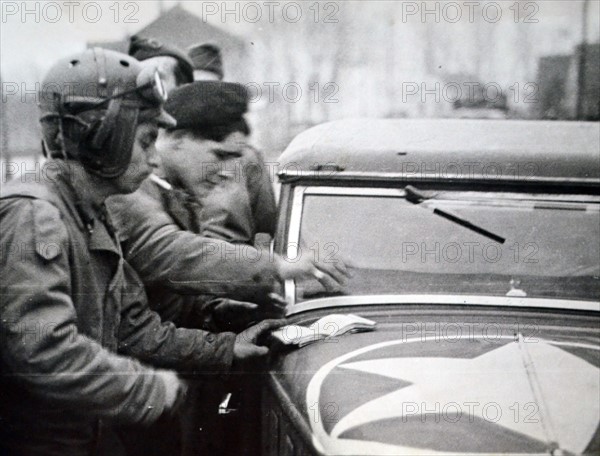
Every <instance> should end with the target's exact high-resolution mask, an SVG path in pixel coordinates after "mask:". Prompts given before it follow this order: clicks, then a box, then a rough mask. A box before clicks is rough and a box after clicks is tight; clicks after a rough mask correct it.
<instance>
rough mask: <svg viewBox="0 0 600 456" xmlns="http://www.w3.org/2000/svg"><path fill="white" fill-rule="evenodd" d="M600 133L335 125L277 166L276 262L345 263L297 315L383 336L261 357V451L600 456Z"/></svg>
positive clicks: (292, 296)
mask: <svg viewBox="0 0 600 456" xmlns="http://www.w3.org/2000/svg"><path fill="white" fill-rule="evenodd" d="M599 134H600V128H599V125H598V124H594V123H566V122H530V121H493V120H479V121H476V120H368V119H358V120H345V121H338V122H332V123H329V124H324V125H320V126H317V127H315V128H312V129H310V130H308V131H306V132H304V133H302V134H300V135H299V136H297V137H296V138H295V139H294V140H293V141H292V143H291V144H290V145H289V147H288V148H287V150H286V151H285V152H284V154H283V155H282V156H281V158H280V166H281V173H280V180H281V183H282V188H281V198H280V217H279V225H278V232H277V237H276V239H275V250H276V251H277V252H279V253H284V254H287V255H288V256H289V257H290V258H296V257H297V256H298V255H302V254H309V255H314V256H315V259H317V260H318V261H336V260H337V259H345V260H346V261H347V262H349V263H352V266H353V267H352V271H353V277H352V278H351V279H350V280H349V283H348V285H347V286H346V287H345V288H344V290H343V292H342V293H337V294H336V295H328V294H327V293H325V290H324V289H322V288H321V287H320V286H319V284H318V283H317V282H316V281H310V280H307V281H303V282H298V283H293V282H287V283H286V284H285V287H284V288H285V289H284V292H285V295H286V298H287V300H288V303H289V307H288V315H289V319H290V320H291V321H292V322H294V323H298V324H303V325H308V324H309V323H311V322H313V321H315V320H316V319H318V318H320V317H322V316H324V315H327V314H331V313H355V314H358V315H360V316H362V317H366V318H370V319H372V320H375V321H376V322H377V328H376V330H375V331H373V332H366V333H358V334H347V335H344V336H340V337H337V338H333V339H329V340H324V341H319V342H315V343H313V344H310V345H307V346H305V347H303V348H299V349H289V348H284V349H281V351H279V352H277V353H276V354H275V356H274V359H273V360H272V366H271V370H270V374H269V379H268V384H267V386H266V389H265V394H264V396H263V413H262V416H263V422H262V440H263V453H264V454H266V455H304V454H336V455H337V454H344V455H350V454H352V455H354V454H372V455H382V454H393V455H397V454H406V455H416V454H427V455H429V454H506V453H510V454H598V452H600V430H599V424H600V399H599V398H600V369H599V368H600V329H599V327H600V302H599V301H600V250H599V249H600V209H599V207H600V198H599V197H598V194H599V191H598V190H600V152H599V147H600V145H599Z"/></svg>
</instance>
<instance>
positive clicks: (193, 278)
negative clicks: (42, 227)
mask: <svg viewBox="0 0 600 456" xmlns="http://www.w3.org/2000/svg"><path fill="white" fill-rule="evenodd" d="M108 206H109V208H110V210H111V215H112V216H113V219H114V222H115V223H116V225H117V227H118V231H119V233H120V235H121V237H122V238H121V241H122V246H123V254H124V256H125V259H126V260H127V261H128V262H129V263H130V264H131V265H132V266H133V268H134V269H135V270H136V272H137V273H138V274H139V275H140V276H141V278H142V280H143V282H144V284H146V285H162V286H165V287H168V288H170V289H171V290H173V291H175V292H177V293H184V294H203V293H208V294H214V295H227V296H228V297H231V298H233V299H236V295H235V294H231V293H232V291H234V292H235V290H236V289H243V288H245V287H246V288H252V287H257V286H263V287H264V286H270V285H271V283H272V281H273V279H282V280H286V279H296V278H306V277H314V278H317V280H319V282H321V284H322V285H323V286H324V287H325V288H326V289H327V290H328V291H338V290H339V288H340V287H341V286H342V285H343V284H344V283H345V278H346V277H348V273H347V270H346V268H345V266H344V265H343V263H342V262H341V261H340V262H338V263H337V264H327V263H314V262H313V261H311V260H310V258H308V257H306V256H305V257H302V258H300V259H299V261H296V262H292V261H287V260H286V259H284V258H283V257H280V256H278V255H274V256H270V255H269V254H268V253H267V252H265V251H260V250H257V249H255V248H254V247H251V246H248V245H241V246H240V245H232V244H229V243H227V242H225V241H221V240H218V239H211V238H206V237H203V236H200V235H197V234H194V233H192V232H190V231H185V230H183V229H181V228H180V227H179V225H177V223H176V222H175V221H174V220H173V219H172V218H171V216H170V215H169V214H168V213H167V212H166V211H165V210H164V209H163V207H162V206H161V203H160V201H159V199H156V198H153V197H152V196H150V195H148V194H146V193H145V192H143V191H141V190H138V191H137V192H135V193H133V194H131V195H119V196H117V197H112V198H110V199H109V204H108ZM318 271H319V272H320V273H317V272H318ZM242 296H244V297H245V296H247V294H246V293H242ZM242 300H243V298H242Z"/></svg>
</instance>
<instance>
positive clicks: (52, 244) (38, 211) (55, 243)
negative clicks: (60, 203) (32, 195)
mask: <svg viewBox="0 0 600 456" xmlns="http://www.w3.org/2000/svg"><path fill="white" fill-rule="evenodd" d="M32 207H33V232H34V241H35V251H36V253H37V254H38V255H40V256H41V257H42V258H44V259H45V260H47V261H50V260H54V259H55V258H58V257H59V256H60V254H61V252H62V250H63V249H64V248H65V247H66V245H67V242H66V241H67V238H68V235H67V229H66V227H65V225H64V223H63V221H62V217H61V214H60V211H59V210H58V208H56V207H55V206H54V205H52V204H51V203H48V202H46V201H40V200H33V201H32Z"/></svg>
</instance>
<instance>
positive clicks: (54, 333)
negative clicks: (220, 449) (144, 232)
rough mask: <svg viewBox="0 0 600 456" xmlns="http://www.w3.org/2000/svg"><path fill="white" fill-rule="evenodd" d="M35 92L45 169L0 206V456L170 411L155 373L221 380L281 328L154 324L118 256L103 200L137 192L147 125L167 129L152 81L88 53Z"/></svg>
mask: <svg viewBox="0 0 600 456" xmlns="http://www.w3.org/2000/svg"><path fill="white" fill-rule="evenodd" d="M42 87H43V89H44V91H43V93H42V94H41V99H40V107H41V111H42V116H41V123H42V131H43V144H44V150H45V153H46V154H47V156H48V157H49V158H50V160H49V161H48V163H47V164H46V165H45V166H46V170H47V171H48V172H46V173H44V176H45V179H43V180H42V181H41V182H31V183H30V182H28V183H24V184H23V183H18V182H16V183H15V182H11V183H9V184H8V185H6V186H4V187H3V189H2V190H3V192H2V195H1V198H0V222H1V224H2V231H1V232H0V245H2V247H3V249H2V253H3V254H2V257H1V261H0V270H1V273H2V281H1V285H0V339H1V340H0V388H1V389H2V394H1V395H0V454H11V455H23V456H24V455H27V456H31V455H34V456H37V455H49V456H55V455H56V456H58V455H61V456H63V455H68V456H88V455H91V454H93V452H94V451H95V448H96V446H97V445H98V436H99V435H101V432H100V430H101V428H102V427H103V426H105V423H108V424H109V425H110V424H111V423H112V422H113V421H114V420H117V421H118V422H119V424H150V423H153V422H156V421H157V420H159V419H165V417H168V416H169V415H170V412H171V411H173V410H174V409H175V407H176V405H177V403H178V402H180V400H181V398H182V396H183V391H184V387H183V384H182V382H181V381H180V380H179V379H178V377H177V375H176V374H175V373H174V372H172V371H168V370H161V369H164V368H167V369H168V368H173V369H177V370H179V371H183V372H199V371H203V370H207V369H208V370H210V372H222V373H225V372H227V371H228V370H229V369H231V366H232V363H233V361H234V360H235V361H241V360H245V359H248V358H253V357H257V356H262V355H264V354H265V353H266V352H267V351H268V350H267V349H266V348H265V347H259V346H257V345H255V342H256V339H257V337H258V336H259V335H260V334H261V332H262V331H264V330H268V329H269V328H271V327H275V326H277V325H278V324H280V322H272V321H271V322H263V324H262V326H261V327H258V328H257V327H253V328H250V329H249V330H247V331H246V332H245V333H243V334H241V335H239V336H238V337H236V335H235V334H233V333H221V334H209V333H206V332H204V331H199V330H188V329H178V328H175V326H174V325H173V324H170V323H169V324H164V323H162V322H161V320H160V318H159V317H158V315H157V314H156V313H154V312H152V311H150V310H149V308H148V306H147V299H146V295H145V292H144V288H143V285H142V284H141V281H140V280H139V278H138V277H137V275H136V273H135V272H134V271H133V269H132V268H131V267H130V266H129V264H128V263H127V262H125V261H124V260H123V257H122V254H121V250H120V246H119V242H118V238H117V234H116V233H115V231H114V229H113V227H112V224H111V222H110V217H109V216H108V214H107V211H106V210H105V207H104V200H105V199H106V198H107V197H108V196H110V195H115V194H120V193H129V192H133V191H135V190H136V188H137V187H138V186H139V184H140V183H141V182H142V181H143V180H144V179H145V178H146V176H147V175H148V174H149V173H150V171H151V169H152V167H153V166H155V163H154V159H155V151H154V141H155V139H156V134H157V129H158V126H159V125H160V126H169V125H173V119H172V118H170V117H169V116H168V115H167V114H166V113H164V111H163V110H162V103H163V102H164V100H165V92H164V89H163V87H162V84H161V81H160V78H159V77H158V76H157V75H156V74H155V73H154V72H148V71H143V70H142V67H141V65H140V64H139V62H137V61H136V60H135V59H133V58H131V57H129V56H127V55H124V54H120V53H117V52H112V51H108V50H101V49H94V50H88V51H85V52H83V53H81V54H78V55H76V56H73V57H71V58H68V59H63V60H60V61H59V62H58V63H57V64H56V65H54V66H53V67H52V69H51V70H50V71H49V73H48V75H47V77H46V79H45V81H44V83H43V85H42ZM49 170H52V172H50V171H49ZM117 353H118V354H117ZM123 355H128V356H131V357H135V358H138V359H139V360H141V361H143V362H147V363H149V364H154V365H156V366H159V367H160V369H156V368H150V367H148V366H147V365H144V364H141V363H140V362H139V361H137V360H134V359H132V358H129V357H127V356H123ZM124 374H125V375H124Z"/></svg>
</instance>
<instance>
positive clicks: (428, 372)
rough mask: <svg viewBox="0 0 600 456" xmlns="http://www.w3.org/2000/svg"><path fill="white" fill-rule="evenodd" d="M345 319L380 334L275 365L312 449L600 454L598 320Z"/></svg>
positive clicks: (294, 354) (496, 316)
mask: <svg viewBox="0 0 600 456" xmlns="http://www.w3.org/2000/svg"><path fill="white" fill-rule="evenodd" d="M352 312H354V313H359V314H360V315H362V316H365V317H368V318H373V319H375V320H376V321H377V322H378V327H377V330H376V331H374V332H371V333H360V334H348V335H345V336H341V337H338V338H336V339H333V340H331V341H321V342H317V343H314V344H312V345H308V346H306V347H303V348H300V349H295V350H292V351H290V352H287V353H285V354H282V355H281V356H278V357H277V358H276V360H275V363H274V366H273V369H272V374H271V375H272V380H273V382H274V383H276V384H277V386H278V387H279V390H280V391H282V393H281V394H284V395H286V396H288V399H290V400H291V401H292V402H293V403H294V404H296V406H297V407H298V409H299V411H300V414H301V416H302V419H303V420H304V423H302V426H303V427H304V428H305V429H307V430H308V432H309V433H310V439H312V443H313V445H314V446H315V448H316V449H317V450H318V451H320V452H322V453H325V454H336V455H343V454H346V455H350V454H365V455H368V454H372V455H375V454H376V455H383V454H390V455H391V454H393V455H403V454H406V455H417V454H438V453H439V454H486V453H494V454H498V453H511V454H557V453H556V450H557V449H560V450H561V451H562V454H597V453H598V451H600V431H599V423H600V405H599V404H600V401H599V399H598V398H599V397H600V369H599V367H600V343H599V331H598V323H599V320H598V318H597V316H593V315H581V314H575V313H571V314H566V315H565V314H563V315H558V314H552V313H549V312H545V313H541V312H540V313H535V312H530V311H526V312H523V313H519V312H515V311H512V312H511V313H510V314H509V313H506V314H505V313H503V311H501V310H500V311H499V310H497V309H495V310H490V309H486V310H469V311H466V312H465V311H464V310H462V311H460V312H456V313H453V312H450V311H448V310H447V309H444V310H443V312H444V314H443V315H441V314H440V311H437V312H435V311H429V312H425V313H420V314H419V312H415V311H411V310H410V309H404V310H403V311H401V312H397V313H393V314H390V313H389V311H385V313H379V314H377V313H375V314H370V313H367V312H360V311H359V309H352ZM553 452H554V453H553Z"/></svg>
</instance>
